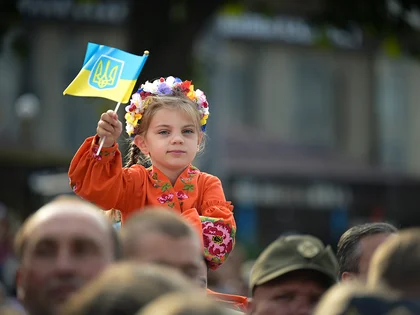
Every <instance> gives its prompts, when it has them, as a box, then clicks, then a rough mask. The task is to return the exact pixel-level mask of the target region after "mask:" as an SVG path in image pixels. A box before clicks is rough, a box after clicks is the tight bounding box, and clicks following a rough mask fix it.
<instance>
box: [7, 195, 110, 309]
mask: <svg viewBox="0 0 420 315" xmlns="http://www.w3.org/2000/svg"><path fill="white" fill-rule="evenodd" d="M117 244H118V242H117V238H116V234H115V231H114V230H113V228H112V226H111V224H110V223H109V222H108V220H107V219H106V218H105V216H104V215H103V214H102V212H101V211H100V210H99V209H98V208H96V207H95V206H93V205H91V204H90V203H87V202H85V201H83V200H80V199H79V198H77V197H62V198H58V199H56V200H54V201H52V202H50V203H48V204H46V205H45V206H43V207H42V208H40V209H39V210H38V211H37V212H35V213H34V214H33V215H32V216H31V217H29V218H28V219H27V220H26V221H25V222H24V224H23V225H22V227H21V229H20V231H19V232H18V234H17V236H16V240H15V249H16V253H17V255H18V256H19V258H20V261H21V264H20V267H19V270H18V277H17V287H18V297H19V299H20V300H21V301H22V303H23V304H24V306H25V307H26V309H27V310H28V313H29V314H31V315H38V314H39V315H41V314H42V315H55V314H56V313H57V312H58V308H59V307H61V305H62V303H63V302H65V301H66V300H67V298H68V297H69V296H70V295H71V294H72V293H74V292H76V291H78V289H79V288H81V287H82V286H83V285H84V284H85V283H87V282H88V281H89V280H91V279H92V278H94V277H96V275H98V274H99V273H100V272H101V271H102V270H103V269H104V268H105V267H106V266H108V265H109V264H111V263H112V262H114V261H115V258H116V252H117V251H116V248H117Z"/></svg>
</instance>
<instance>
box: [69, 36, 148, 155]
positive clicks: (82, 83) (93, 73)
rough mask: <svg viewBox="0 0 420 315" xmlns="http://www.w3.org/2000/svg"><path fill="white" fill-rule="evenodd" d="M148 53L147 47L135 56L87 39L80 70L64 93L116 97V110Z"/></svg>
mask: <svg viewBox="0 0 420 315" xmlns="http://www.w3.org/2000/svg"><path fill="white" fill-rule="evenodd" d="M148 57H149V51H147V50H145V51H144V54H143V56H137V55H133V54H130V53H127V52H125V51H122V50H119V49H117V48H113V47H108V46H104V45H98V44H94V43H88V47H87V50H86V54H85V60H84V62H83V67H82V70H80V72H79V74H78V75H77V76H76V78H75V79H74V80H73V81H72V82H71V83H70V85H69V86H68V87H67V88H66V89H65V90H64V92H63V94H64V95H65V94H69V95H74V96H92V97H102V98H107V99H110V100H113V101H116V102H117V105H116V106H115V109H114V112H115V113H116V112H117V111H118V109H119V107H120V105H121V103H127V102H128V101H129V100H130V96H131V92H132V91H133V88H134V86H135V84H136V81H137V79H138V76H139V75H140V72H141V70H142V69H143V66H144V64H145V63H146V61H147V58H148ZM105 139H106V138H105V137H103V138H102V139H101V142H100V144H99V148H98V151H97V153H96V154H97V155H99V154H100V152H101V150H102V147H103V145H104V142H105Z"/></svg>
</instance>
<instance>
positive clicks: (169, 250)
mask: <svg viewBox="0 0 420 315" xmlns="http://www.w3.org/2000/svg"><path fill="white" fill-rule="evenodd" d="M121 241H122V246H123V253H124V257H125V259H130V260H136V261H139V262H151V263H158V264H162V265H168V266H171V267H174V268H176V269H178V270H180V271H181V272H182V273H183V274H184V275H186V276H187V277H188V278H190V279H192V280H193V281H195V282H196V283H198V284H200V286H203V285H204V283H206V279H203V277H204V276H205V273H204V272H203V268H205V263H204V258H203V249H202V242H201V240H200V238H199V236H198V233H197V232H196V231H195V229H194V228H193V227H192V226H191V225H190V224H189V222H187V221H186V220H185V219H184V218H182V217H181V216H180V215H179V214H177V213H175V212H173V211H170V210H167V209H165V208H160V207H149V208H146V209H144V210H142V211H141V212H138V213H136V214H134V215H133V216H131V217H130V218H128V220H127V221H126V222H125V224H124V226H123V227H122V229H121Z"/></svg>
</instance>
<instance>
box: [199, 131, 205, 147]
mask: <svg viewBox="0 0 420 315" xmlns="http://www.w3.org/2000/svg"><path fill="white" fill-rule="evenodd" d="M203 136H204V133H203V132H200V133H199V134H198V142H197V148H200V144H201V141H203Z"/></svg>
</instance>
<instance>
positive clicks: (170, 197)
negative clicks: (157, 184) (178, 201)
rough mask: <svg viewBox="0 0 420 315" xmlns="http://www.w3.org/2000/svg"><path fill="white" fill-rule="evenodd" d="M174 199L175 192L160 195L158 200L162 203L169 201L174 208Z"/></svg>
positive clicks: (169, 204)
mask: <svg viewBox="0 0 420 315" xmlns="http://www.w3.org/2000/svg"><path fill="white" fill-rule="evenodd" d="M173 199H174V194H162V195H161V196H160V197H158V199H157V200H158V201H159V202H160V203H161V204H164V203H167V204H168V206H169V207H171V208H173V206H174V203H173V202H172V201H173Z"/></svg>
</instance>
